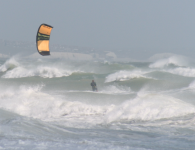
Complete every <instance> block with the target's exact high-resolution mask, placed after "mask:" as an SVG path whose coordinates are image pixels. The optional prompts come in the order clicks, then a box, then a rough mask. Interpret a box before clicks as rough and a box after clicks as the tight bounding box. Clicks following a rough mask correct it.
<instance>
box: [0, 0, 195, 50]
mask: <svg viewBox="0 0 195 150" xmlns="http://www.w3.org/2000/svg"><path fill="white" fill-rule="evenodd" d="M0 19H1V20H0V39H6V40H14V41H17V40H18V41H30V42H35V39H36V38H35V36H36V32H37V30H38V27H39V25H40V24H42V23H46V24H49V25H51V26H53V27H54V28H53V30H52V32H51V38H50V43H52V44H64V45H74V46H87V47H101V48H114V49H121V48H125V49H146V50H150V49H151V50H155V51H156V52H158V51H159V52H162V51H166V52H175V53H177V52H178V53H180V52H181V50H182V51H183V50H185V51H186V52H185V53H188V52H190V53H191V51H195V1H194V0H31V1H30V0H0Z"/></svg>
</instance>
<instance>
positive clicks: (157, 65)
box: [149, 55, 188, 68]
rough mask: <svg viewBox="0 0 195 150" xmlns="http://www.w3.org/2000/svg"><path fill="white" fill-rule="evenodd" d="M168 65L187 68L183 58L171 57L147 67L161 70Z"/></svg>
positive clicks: (185, 60) (186, 62)
mask: <svg viewBox="0 0 195 150" xmlns="http://www.w3.org/2000/svg"><path fill="white" fill-rule="evenodd" d="M169 65H175V66H187V65H188V61H187V59H186V58H185V57H183V56H178V55H176V56H171V57H169V58H164V59H160V60H157V61H156V62H154V63H152V64H150V65H149V67H150V68H163V67H168V66H169Z"/></svg>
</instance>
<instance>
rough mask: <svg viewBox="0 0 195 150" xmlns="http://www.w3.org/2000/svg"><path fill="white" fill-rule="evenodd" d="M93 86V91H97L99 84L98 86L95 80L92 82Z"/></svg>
mask: <svg viewBox="0 0 195 150" xmlns="http://www.w3.org/2000/svg"><path fill="white" fill-rule="evenodd" d="M91 87H92V90H93V91H97V86H96V83H95V81H94V80H92V82H91Z"/></svg>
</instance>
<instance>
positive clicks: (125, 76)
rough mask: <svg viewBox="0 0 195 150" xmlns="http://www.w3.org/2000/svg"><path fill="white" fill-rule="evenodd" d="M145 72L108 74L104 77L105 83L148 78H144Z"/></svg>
mask: <svg viewBox="0 0 195 150" xmlns="http://www.w3.org/2000/svg"><path fill="white" fill-rule="evenodd" d="M145 73H146V72H143V71H118V72H116V73H113V74H110V75H108V76H107V77H106V80H105V82H113V81H126V80H130V79H135V78H148V79H151V78H150V77H147V76H145V75H144V74H145Z"/></svg>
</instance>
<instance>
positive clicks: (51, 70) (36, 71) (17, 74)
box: [2, 66, 82, 78]
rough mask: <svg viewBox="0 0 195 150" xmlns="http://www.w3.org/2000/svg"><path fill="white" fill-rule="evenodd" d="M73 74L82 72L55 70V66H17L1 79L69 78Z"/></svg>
mask: <svg viewBox="0 0 195 150" xmlns="http://www.w3.org/2000/svg"><path fill="white" fill-rule="evenodd" d="M75 72H82V71H79V70H72V71H71V70H68V69H63V68H59V67H58V68H57V67H55V66H50V67H48V66H38V67H36V68H25V67H22V66H19V67H17V68H14V69H12V70H10V71H7V72H6V73H5V74H4V75H3V76H2V77H3V78H23V77H32V76H40V77H43V78H54V77H63V76H69V75H71V74H72V73H75Z"/></svg>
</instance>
